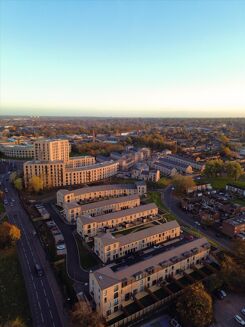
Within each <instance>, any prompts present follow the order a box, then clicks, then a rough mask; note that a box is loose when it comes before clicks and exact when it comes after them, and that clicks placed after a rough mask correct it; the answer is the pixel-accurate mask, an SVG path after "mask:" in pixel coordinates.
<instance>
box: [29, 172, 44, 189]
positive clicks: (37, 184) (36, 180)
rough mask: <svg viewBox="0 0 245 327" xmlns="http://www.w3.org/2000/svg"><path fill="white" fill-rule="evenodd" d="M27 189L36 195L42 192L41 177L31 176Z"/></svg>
mask: <svg viewBox="0 0 245 327" xmlns="http://www.w3.org/2000/svg"><path fill="white" fill-rule="evenodd" d="M29 187H30V189H31V190H33V191H34V192H36V193H38V192H40V191H41V190H43V181H42V179H41V177H39V176H36V175H33V176H32V177H31V179H30V181H29Z"/></svg>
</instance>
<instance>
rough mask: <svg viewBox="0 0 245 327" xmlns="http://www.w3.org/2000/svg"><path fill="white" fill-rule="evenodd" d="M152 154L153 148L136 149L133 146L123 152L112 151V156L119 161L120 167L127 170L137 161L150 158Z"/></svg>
mask: <svg viewBox="0 0 245 327" xmlns="http://www.w3.org/2000/svg"><path fill="white" fill-rule="evenodd" d="M150 155H151V150H150V149H149V148H140V149H134V148H133V147H128V149H127V151H125V152H123V153H122V154H121V153H117V152H112V153H111V155H110V156H111V158H112V159H114V160H117V161H118V162H119V168H120V169H122V170H127V169H129V168H131V167H132V166H133V165H134V164H136V163H137V162H139V161H142V160H145V159H148V158H149V157H150Z"/></svg>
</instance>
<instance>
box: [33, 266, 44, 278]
mask: <svg viewBox="0 0 245 327" xmlns="http://www.w3.org/2000/svg"><path fill="white" fill-rule="evenodd" d="M35 272H36V274H37V276H38V277H42V276H44V271H43V268H42V267H41V266H40V265H39V264H38V263H36V264H35Z"/></svg>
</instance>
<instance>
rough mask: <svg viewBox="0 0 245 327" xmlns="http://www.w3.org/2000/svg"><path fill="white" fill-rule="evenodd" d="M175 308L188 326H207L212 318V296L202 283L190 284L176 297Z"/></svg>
mask: <svg viewBox="0 0 245 327" xmlns="http://www.w3.org/2000/svg"><path fill="white" fill-rule="evenodd" d="M176 310H177V312H178V314H179V316H180V319H181V321H183V323H184V324H186V326H188V327H205V326H209V325H210V323H211V322H212V319H213V302H212V297H211V296H210V295H209V294H208V293H207V292H206V291H205V288H204V286H203V284H202V283H198V284H194V285H191V286H190V287H188V288H187V289H186V290H185V292H184V294H183V295H182V296H180V298H179V299H178V302H177V305H176Z"/></svg>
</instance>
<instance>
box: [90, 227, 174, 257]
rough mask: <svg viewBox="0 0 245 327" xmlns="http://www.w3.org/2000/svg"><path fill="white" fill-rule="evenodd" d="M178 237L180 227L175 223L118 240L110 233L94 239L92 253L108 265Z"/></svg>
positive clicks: (151, 228) (150, 228)
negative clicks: (130, 254)
mask: <svg viewBox="0 0 245 327" xmlns="http://www.w3.org/2000/svg"><path fill="white" fill-rule="evenodd" d="M179 236H180V226H179V224H178V223H177V221H170V222H167V223H165V224H160V225H156V226H153V227H149V228H147V229H143V230H140V231H138V232H135V233H131V234H128V235H123V236H120V237H118V238H116V237H115V236H113V235H112V234H111V233H104V234H101V235H98V236H96V237H95V238H94V252H95V253H96V254H97V255H98V257H99V258H100V259H101V260H102V261H103V262H104V263H108V262H110V261H113V260H115V259H118V258H121V257H124V256H125V255H127V254H129V253H135V252H138V251H140V250H143V249H146V248H148V247H150V246H154V245H157V244H159V243H162V242H165V241H168V240H170V239H174V238H177V237H179Z"/></svg>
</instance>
